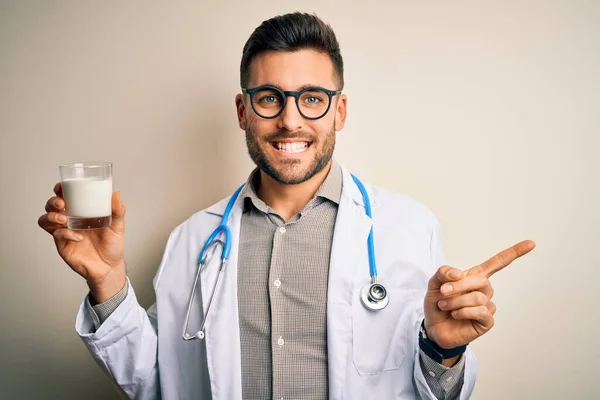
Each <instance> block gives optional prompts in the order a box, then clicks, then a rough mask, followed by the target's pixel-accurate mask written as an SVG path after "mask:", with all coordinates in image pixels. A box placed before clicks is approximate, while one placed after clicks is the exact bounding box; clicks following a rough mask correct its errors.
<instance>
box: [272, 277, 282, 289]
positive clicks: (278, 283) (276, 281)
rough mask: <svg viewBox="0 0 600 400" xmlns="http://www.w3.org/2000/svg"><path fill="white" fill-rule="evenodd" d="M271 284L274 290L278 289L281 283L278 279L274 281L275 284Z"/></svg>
mask: <svg viewBox="0 0 600 400" xmlns="http://www.w3.org/2000/svg"><path fill="white" fill-rule="evenodd" d="M273 284H274V285H275V287H276V288H278V287H279V286H281V281H280V280H279V279H276V280H275V282H273Z"/></svg>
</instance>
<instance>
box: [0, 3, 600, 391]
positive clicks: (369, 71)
mask: <svg viewBox="0 0 600 400" xmlns="http://www.w3.org/2000/svg"><path fill="white" fill-rule="evenodd" d="M223 3H226V4H222V3H220V2H216V1H212V2H210V3H209V2H203V1H195V2H192V1H188V2H183V1H179V2H167V1H162V2H159V1H150V2H147V1H144V2H142V1H127V2H123V1H101V2H100V1H96V2H93V1H50V0H47V1H44V0H39V1H18V0H15V1H0V135H1V137H0V140H1V142H0V157H1V158H0V168H1V169H0V172H1V186H0V187H1V188H2V195H1V196H0V199H1V200H0V201H1V205H0V220H1V221H2V223H1V241H0V263H1V270H0V273H1V277H0V312H1V314H0V321H1V324H2V325H1V326H2V329H1V333H0V355H1V356H0V397H1V398H3V399H83V398H87V399H108V398H114V397H115V396H116V393H117V392H116V390H115V389H114V387H113V386H112V385H111V383H110V381H109V379H108V378H107V377H106V376H105V375H103V373H102V372H101V371H100V369H99V367H98V366H97V365H96V364H95V363H94V361H93V360H92V358H91V357H90V356H89V355H88V354H87V352H86V350H85V348H84V346H83V344H82V343H81V342H80V340H79V338H78V337H77V336H76V334H75V332H74V318H75V314H76V312H77V309H78V307H79V304H80V302H81V301H82V300H83V298H84V296H85V295H86V292H87V288H86V285H85V283H84V282H83V280H82V279H81V278H79V277H78V276H77V275H76V274H75V273H73V272H71V271H70V270H69V269H68V267H67V266H66V265H64V264H63V263H62V260H61V259H60V258H59V256H58V255H57V253H56V251H55V249H54V245H53V242H52V240H51V237H50V236H49V235H47V234H46V233H45V232H43V231H42V230H41V229H39V228H38V227H37V224H36V221H37V218H38V216H39V215H40V214H41V213H42V212H43V206H44V203H45V201H46V199H47V198H48V197H49V196H50V195H51V194H52V186H53V185H54V183H55V182H56V181H57V179H58V169H57V165H58V164H59V163H63V162H70V161H75V160H109V161H112V162H114V165H115V185H116V188H117V189H119V190H121V191H122V193H123V197H124V200H125V203H126V205H127V207H128V216H127V226H128V228H127V250H126V256H127V261H128V264H129V274H130V277H131V280H132V282H133V284H134V286H135V288H136V291H137V294H138V297H139V298H140V299H141V301H142V304H143V305H144V306H149V305H150V304H151V303H152V302H153V299H154V298H153V293H152V289H151V280H152V277H153V275H154V273H155V271H156V268H157V266H158V263H159V260H160V256H161V254H162V251H163V246H164V244H165V240H166V238H167V236H168V234H169V232H170V230H171V229H173V228H174V227H175V226H176V225H177V224H179V223H180V222H182V221H183V220H184V219H185V218H187V217H188V216H189V215H190V214H191V213H193V212H195V211H197V210H200V209H202V208H204V207H207V206H208V205H210V204H211V203H213V202H214V201H216V200H218V199H220V198H222V197H225V196H227V195H228V194H229V193H230V192H231V191H233V190H234V188H235V187H236V186H237V185H238V184H239V183H240V182H241V181H243V180H244V179H245V178H246V176H247V174H248V173H249V172H250V170H251V168H252V164H251V162H250V161H249V158H248V156H247V154H246V148H245V142H244V136H243V132H242V131H241V130H239V128H238V127H237V123H236V118H235V109H234V96H235V94H236V93H237V92H238V91H239V83H238V82H239V75H238V68H239V60H240V57H241V51H242V46H243V44H244V42H245V41H246V39H247V38H248V36H249V34H250V33H251V31H252V30H253V29H254V28H255V27H256V26H258V25H259V24H260V22H261V21H263V20H264V19H267V18H269V17H272V16H274V15H276V14H279V13H284V12H288V11H295V10H297V9H300V10H303V11H309V12H312V11H316V12H317V13H318V15H320V16H321V17H322V18H323V19H325V20H326V21H328V22H330V23H331V24H332V26H333V27H334V29H335V31H336V33H337V35H338V39H339V41H340V43H341V46H342V52H343V56H344V58H345V63H346V64H345V65H346V75H345V76H346V82H347V85H346V87H345V92H346V93H347V95H348V98H349V117H348V123H347V125H346V129H345V130H344V131H343V132H341V133H339V135H338V146H337V151H336V157H337V159H338V160H339V161H340V162H341V163H342V164H344V165H345V166H347V167H348V168H350V169H351V170H352V171H353V172H355V173H356V174H358V175H359V176H360V177H361V178H362V179H363V180H366V181H369V182H371V183H374V184H377V185H380V186H382V187H385V188H387V189H390V190H396V191H399V192H403V193H407V194H409V195H411V196H413V197H414V198H416V199H417V200H419V201H421V202H423V203H425V204H426V205H428V206H429V207H430V208H431V209H433V211H434V212H435V213H436V214H437V215H438V216H439V219H440V220H441V222H442V224H443V227H444V234H445V249H446V254H447V259H448V261H449V262H450V263H452V264H453V265H456V266H459V267H464V268H467V267H470V266H472V265H473V264H475V263H477V262H480V261H483V260H484V259H486V258H487V257H489V256H491V255H493V254H494V253H495V252H497V251H499V250H502V249H503V248H505V247H507V246H509V245H512V244H513V243H515V242H517V241H519V240H522V239H526V238H531V239H534V240H535V241H536V242H537V244H538V247H537V249H536V250H535V251H534V252H533V253H532V254H530V255H529V256H527V257H525V258H523V259H522V260H520V261H518V262H517V263H515V264H514V265H512V266H511V267H509V268H508V269H506V270H505V271H503V272H502V273H500V274H498V275H497V276H495V277H494V279H493V283H494V285H495V288H496V297H495V301H496V303H497V305H498V312H497V324H496V327H495V328H494V329H493V330H492V331H491V332H490V333H489V334H488V335H486V336H485V337H483V338H481V339H479V340H478V341H476V342H475V343H473V344H472V347H473V348H474V350H475V351H476V354H477V356H478V359H479V363H480V375H479V380H478V383H477V385H476V389H475V392H474V396H473V398H475V399H542V398H544V399H567V398H569V399H591V398H593V397H595V395H597V392H598V390H597V389H593V387H594V386H595V382H596V379H597V378H596V377H595V375H596V371H597V366H598V356H600V350H599V345H598V340H597V330H598V328H599V323H598V322H599V321H598V315H599V313H598V311H597V304H598V303H599V301H600V298H599V296H598V294H597V293H598V289H597V285H598V278H600V274H599V272H598V269H599V267H600V265H599V262H598V256H597V251H596V250H597V248H598V239H599V238H600V231H599V228H598V226H599V224H600V211H599V210H598V205H599V204H600V193H599V185H598V173H599V172H600V161H599V157H598V155H597V152H598V147H599V146H600V140H599V139H598V136H599V135H600V95H599V93H600V77H599V71H600V4H599V2H598V1H571V0H563V1H499V0H498V1H452V2H449V1H439V2H423V1H412V2H409V1H389V2H371V4H370V5H365V4H361V3H363V2H356V3H351V2H348V1H333V0H331V1H303V2H290V1H288V2H285V1H283V2H282V1H278V2H273V1H252V2H251V1H236V2H223ZM364 3H366V2H364ZM365 273H367V269H366V266H365ZM382 278H383V277H382Z"/></svg>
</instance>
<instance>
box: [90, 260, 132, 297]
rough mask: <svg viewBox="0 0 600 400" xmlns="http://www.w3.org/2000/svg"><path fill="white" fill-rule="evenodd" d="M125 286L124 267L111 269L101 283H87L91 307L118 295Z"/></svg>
mask: <svg viewBox="0 0 600 400" xmlns="http://www.w3.org/2000/svg"><path fill="white" fill-rule="evenodd" d="M126 284H127V275H126V273H125V267H124V264H123V267H122V268H121V267H120V266H119V267H117V268H115V269H113V270H112V271H111V272H110V273H109V274H108V275H107V276H106V277H105V278H104V279H103V280H102V281H100V282H92V281H88V282H87V285H88V288H89V289H90V302H91V303H92V305H96V304H100V303H104V302H106V301H108V300H109V299H110V298H112V297H113V296H115V295H116V294H117V293H119V292H120V291H121V290H122V289H123V288H124V287H125V285H126Z"/></svg>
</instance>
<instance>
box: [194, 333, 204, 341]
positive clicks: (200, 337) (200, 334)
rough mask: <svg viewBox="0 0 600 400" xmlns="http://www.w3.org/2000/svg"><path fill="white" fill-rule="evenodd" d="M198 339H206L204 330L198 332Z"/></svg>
mask: <svg viewBox="0 0 600 400" xmlns="http://www.w3.org/2000/svg"><path fill="white" fill-rule="evenodd" d="M196 339H198V340H202V339H204V331H198V333H196Z"/></svg>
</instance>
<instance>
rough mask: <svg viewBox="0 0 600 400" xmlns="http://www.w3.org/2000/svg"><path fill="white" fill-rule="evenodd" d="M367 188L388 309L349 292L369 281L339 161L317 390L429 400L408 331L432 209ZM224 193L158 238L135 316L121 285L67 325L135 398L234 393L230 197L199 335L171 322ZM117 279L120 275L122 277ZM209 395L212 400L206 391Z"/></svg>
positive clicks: (195, 323) (361, 213)
mask: <svg viewBox="0 0 600 400" xmlns="http://www.w3.org/2000/svg"><path fill="white" fill-rule="evenodd" d="M366 186H367V190H368V193H369V195H370V199H371V203H372V206H373V223H374V225H373V226H374V228H373V230H374V238H375V251H376V260H377V267H378V272H379V279H380V282H382V283H383V284H384V285H386V287H387V289H388V293H389V296H390V303H389V305H388V306H387V307H386V308H385V309H383V310H381V311H377V312H370V311H367V310H366V309H365V308H364V307H363V306H362V304H361V302H360V299H359V291H360V289H361V288H362V287H363V285H365V284H367V283H368V282H369V281H370V276H369V262H368V254H367V236H368V234H369V229H370V228H371V224H372V221H371V219H370V218H368V217H367V216H366V215H365V210H364V204H363V199H362V196H361V194H360V192H359V190H358V188H357V186H356V185H355V184H354V182H353V181H352V178H351V176H350V174H349V172H348V171H347V170H346V169H344V168H343V189H342V196H341V199H340V205H339V209H338V215H337V221H336V225H335V232H334V237H333V246H332V252H331V261H330V270H329V287H328V298H327V349H328V368H329V397H330V399H333V400H338V399H358V400H365V399H386V400H388V399H415V398H425V399H435V397H434V396H433V394H432V393H431V391H430V390H429V387H428V386H427V383H426V381H425V378H424V376H423V371H422V370H421V367H420V363H419V358H418V357H419V351H418V336H417V335H418V328H419V325H420V322H421V320H422V319H423V306H422V305H423V297H424V294H425V290H426V287H427V281H428V279H429V278H430V277H431V276H432V275H433V274H434V272H435V271H436V269H437V268H438V267H439V266H441V265H442V264H443V263H444V261H443V256H442V249H441V242H440V229H439V225H438V222H437V220H436V218H435V216H434V215H433V214H432V213H431V212H430V211H429V210H428V209H427V208H426V207H424V206H422V205H420V204H418V203H417V202H415V201H413V200H411V199H410V198H408V197H406V196H401V195H397V194H393V193H390V192H387V191H384V190H381V189H378V188H375V187H371V186H369V185H366ZM227 201H228V199H224V200H222V201H221V202H219V203H217V204H215V205H213V206H212V207H210V208H208V209H206V210H203V211H200V212H198V213H196V214H194V215H193V216H192V217H191V218H189V219H188V220H187V221H185V222H184V223H183V224H181V225H180V226H178V227H177V228H176V229H175V230H174V231H173V232H172V233H171V235H170V237H169V240H168V243H167V246H166V250H165V252H164V255H163V259H162V262H161V265H160V267H159V270H158V272H157V274H156V276H155V278H154V290H155V293H156V303H155V304H154V305H153V306H152V307H151V308H150V309H149V310H148V311H147V312H146V311H145V310H144V309H143V308H142V307H141V306H140V305H139V304H138V302H137V300H136V297H135V293H134V290H133V288H132V287H131V286H130V287H129V292H128V295H127V298H126V299H125V300H124V301H123V303H121V305H120V306H119V307H118V308H117V309H116V310H115V311H114V313H113V314H112V315H111V316H110V317H109V318H108V319H107V320H106V321H105V322H104V323H103V324H102V325H101V326H100V327H99V329H98V330H97V331H95V332H94V328H93V323H92V318H91V316H90V314H89V312H88V311H87V308H86V306H85V303H83V304H82V305H81V307H80V310H79V313H78V315H77V321H76V330H77V332H78V334H79V335H80V336H81V338H82V340H83V342H84V343H85V345H86V346H87V348H88V349H89V351H90V352H91V354H92V355H93V357H94V358H95V359H96V361H97V362H98V363H99V364H100V366H101V367H102V368H103V369H104V370H106V371H107V373H108V374H109V375H110V376H111V377H112V378H113V379H114V380H115V381H116V382H117V383H118V384H119V385H120V386H121V388H122V389H123V390H124V391H125V392H126V393H127V394H128V395H129V396H130V397H131V398H137V399H160V398H162V399H167V400H171V399H210V398H212V399H215V400H238V399H241V398H242V393H241V387H242V385H241V361H240V333H239V321H238V300H237V264H238V263H239V262H243V260H238V248H237V246H236V243H238V237H239V232H240V222H241V216H242V200H241V199H238V200H237V203H236V205H235V207H234V209H233V211H232V214H231V218H230V222H229V226H230V228H231V232H232V239H233V245H232V248H231V254H230V258H229V263H228V264H227V266H226V269H225V271H224V273H223V276H222V278H221V279H222V281H221V286H220V288H219V290H218V292H217V295H216V299H215V302H214V303H213V309H212V310H211V313H210V315H209V318H208V320H207V322H206V330H205V332H206V339H205V341H199V340H195V341H191V342H185V341H184V340H183V339H182V338H181V334H182V325H183V320H184V316H185V311H186V307H187V304H188V300H189V295H190V289H191V285H192V282H193V280H194V277H195V273H196V260H197V257H198V254H199V252H200V250H201V247H202V245H203V243H204V241H205V240H206V238H207V237H208V235H209V234H210V233H211V232H212V231H213V229H214V228H215V227H216V226H217V225H218V224H219V222H220V220H221V216H222V214H223V212H224V210H225V207H226V204H227ZM218 263H219V257H217V256H215V257H213V261H212V262H211V263H210V264H209V265H208V268H205V269H204V270H203V271H202V273H201V278H200V280H201V284H200V290H201V295H198V294H199V293H197V296H196V299H197V301H196V302H195V304H194V307H196V308H195V309H194V310H195V311H194V310H193V312H192V317H191V321H192V322H190V327H189V330H188V331H189V332H190V333H192V334H193V333H195V332H196V331H197V330H198V327H199V324H200V320H201V318H200V310H201V309H202V308H201V307H204V309H205V308H206V305H207V304H208V298H209V296H210V292H211V290H212V288H213V283H214V281H215V278H216V274H217V270H218ZM127 284H128V285H129V282H128V283H127ZM465 357H466V364H465V380H464V385H463V389H462V393H461V397H460V398H461V399H467V398H469V396H470V395H471V392H472V390H473V386H474V384H475V378H476V374H477V372H476V370H477V366H476V361H475V358H474V356H473V354H472V353H471V350H467V352H466V353H465ZM211 396H212V397H211Z"/></svg>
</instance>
